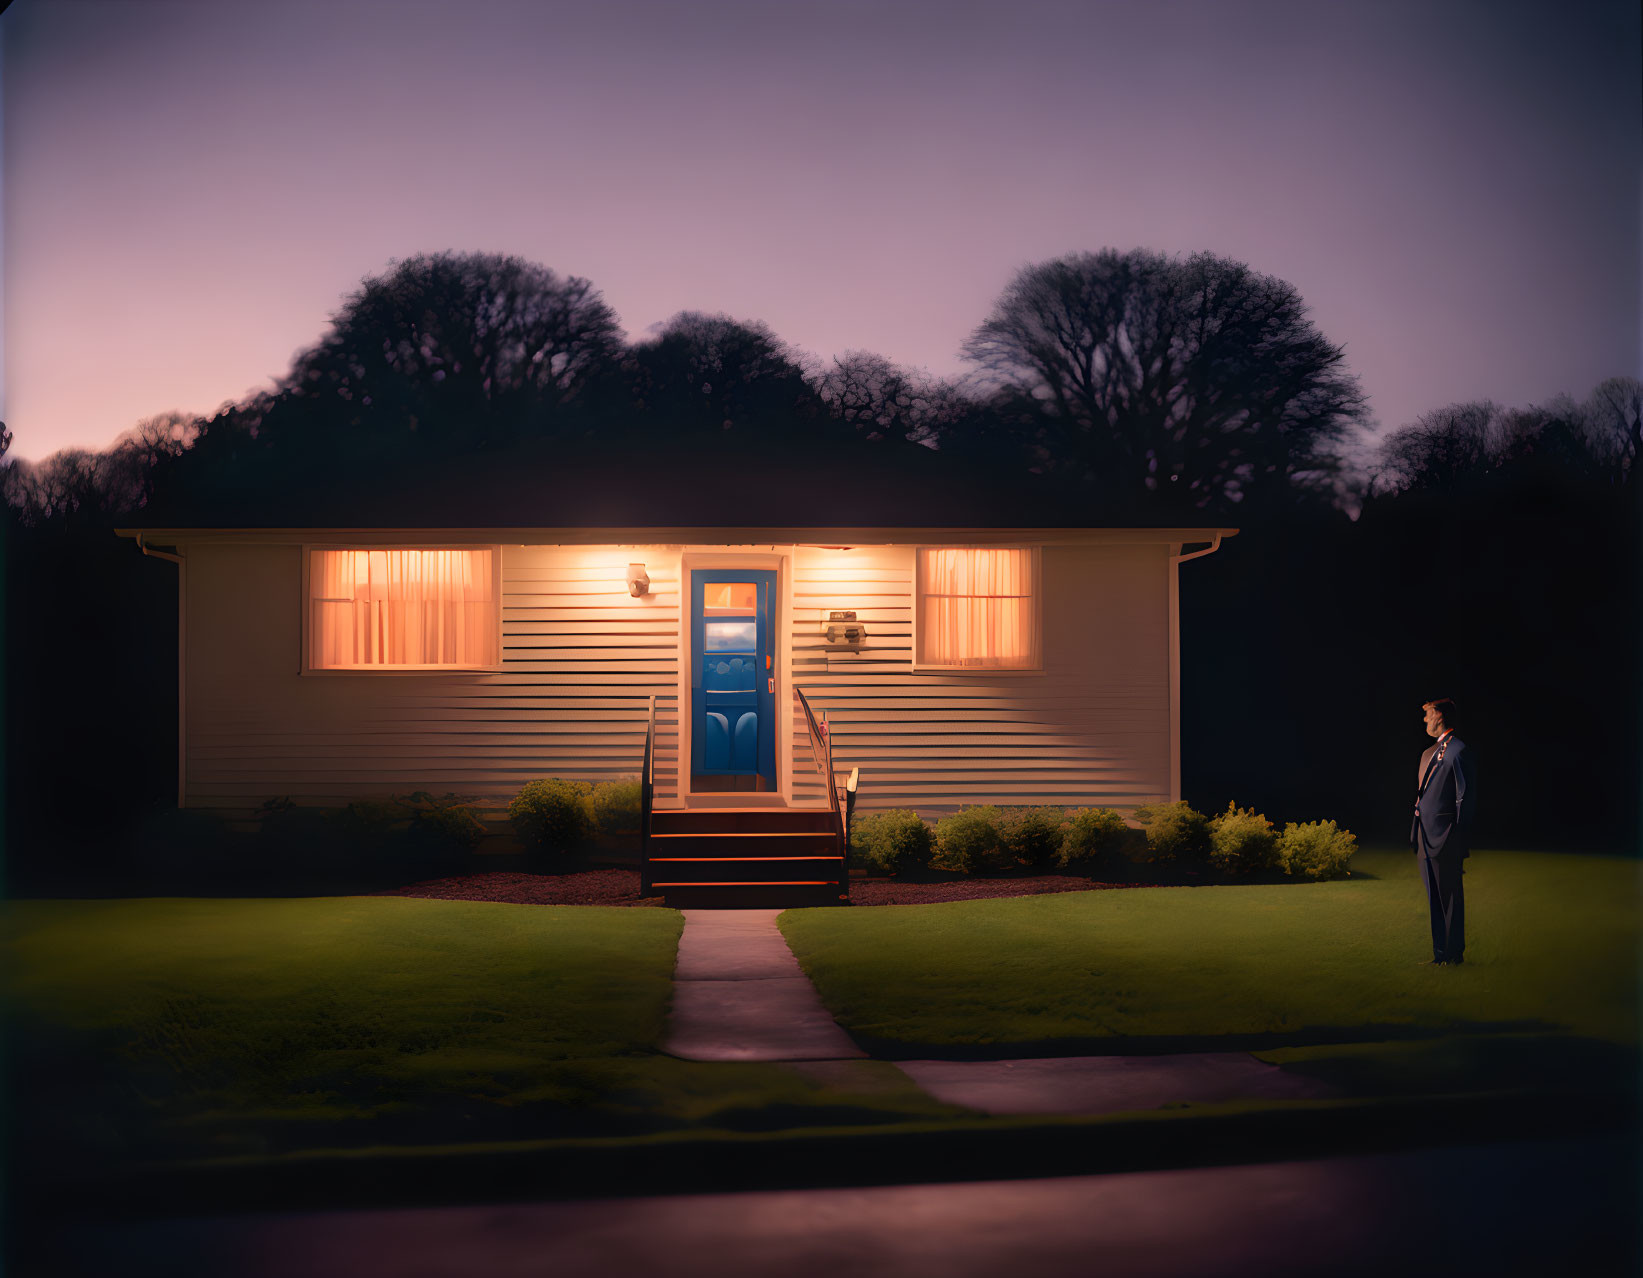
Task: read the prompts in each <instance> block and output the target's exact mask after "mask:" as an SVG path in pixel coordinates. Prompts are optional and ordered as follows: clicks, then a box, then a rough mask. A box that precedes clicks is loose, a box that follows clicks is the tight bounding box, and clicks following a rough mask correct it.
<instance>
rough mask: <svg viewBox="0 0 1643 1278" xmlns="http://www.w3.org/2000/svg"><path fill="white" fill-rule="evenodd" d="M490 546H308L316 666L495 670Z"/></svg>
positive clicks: (497, 628)
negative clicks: (484, 667) (395, 548)
mask: <svg viewBox="0 0 1643 1278" xmlns="http://www.w3.org/2000/svg"><path fill="white" fill-rule="evenodd" d="M498 554H499V551H498V548H497V547H495V546H484V547H479V548H475V549H461V550H313V551H310V552H309V555H310V558H309V562H308V596H309V598H308V617H309V620H308V625H309V634H308V665H309V668H310V669H313V670H394V669H402V670H413V669H438V668H440V667H447V666H448V667H455V668H465V667H475V666H494V665H497V664H498V663H499V661H500V659H501V650H500V638H501V619H500V615H499V609H498V607H497V604H498V600H497V596H496V586H495V569H496V567H497V563H498V559H497V556H498Z"/></svg>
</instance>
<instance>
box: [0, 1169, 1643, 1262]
mask: <svg viewBox="0 0 1643 1278" xmlns="http://www.w3.org/2000/svg"><path fill="white" fill-rule="evenodd" d="M1637 1172H1638V1164H1637V1149H1636V1147H1635V1146H1634V1145H1633V1144H1632V1143H1631V1142H1629V1141H1624V1140H1606V1141H1594V1140H1585V1141H1563V1142H1534V1143H1530V1142H1517V1143H1503V1144H1497V1145H1489V1146H1475V1147H1466V1148H1444V1149H1435V1150H1426V1151H1420V1152H1413V1153H1401V1154H1385V1155H1375V1156H1370V1157H1354V1158H1333V1159H1319V1160H1312V1161H1305V1162H1289V1163H1272V1164H1261V1165H1254V1166H1241V1167H1225V1168H1200V1169H1191V1170H1184V1171H1161V1172H1139V1173H1131V1174H1123V1175H1110V1176H1080V1177H1067V1178H1060V1179H1054V1180H1023V1181H989V1182H982V1183H969V1184H953V1185H906V1186H889V1187H877V1188H861V1189H821V1190H802V1191H780V1192H759V1193H742V1194H715V1195H688V1194H687V1195H678V1196H668V1197H655V1198H636V1199H600V1200H593V1201H582V1202H551V1203H533V1204H510V1205H497V1206H486V1207H445V1208H433V1209H416V1210H410V1209H407V1210H396V1211H339V1212H331V1213H303V1214H291V1215H264V1216H239V1217H225V1218H221V1219H210V1220H176V1221H150V1222H146V1223H142V1224H123V1225H103V1226H88V1225H85V1224H81V1225H79V1226H77V1227H75V1228H74V1229H73V1230H72V1231H70V1232H68V1233H67V1235H66V1236H65V1237H62V1238H59V1239H57V1240H56V1241H55V1242H54V1243H53V1244H52V1245H51V1246H50V1247H49V1249H47V1251H46V1252H45V1259H44V1261H43V1262H42V1264H41V1266H40V1267H36V1266H34V1265H31V1266H29V1267H27V1268H23V1267H19V1268H16V1269H14V1270H13V1273H42V1274H45V1273H49V1274H52V1275H64V1276H65V1278H68V1276H78V1275H87V1276H90V1275H96V1278H122V1276H125V1275H130V1276H131V1278H150V1276H153V1278H159V1276H160V1275H166V1276H167V1278H195V1276H198V1275H208V1274H209V1275H224V1276H232V1278H272V1276H274V1275H279V1276H280V1278H284V1276H286V1275H292V1276H301V1278H333V1276H334V1278H376V1276H378V1275H394V1276H395V1278H436V1276H437V1278H447V1276H450V1275H482V1276H484V1278H523V1276H524V1275H532V1276H533V1278H534V1276H537V1275H552V1278H592V1276H594V1275H600V1276H603V1275H622V1276H623V1278H626V1276H627V1275H656V1276H658V1278H709V1276H711V1278H731V1276H734V1275H750V1274H772V1275H780V1276H781V1278H841V1275H850V1276H851V1278H858V1276H859V1278H880V1276H885V1275H920V1276H922V1275H931V1276H932V1278H935V1276H937V1275H939V1278H993V1276H994V1275H1010V1276H1011V1278H1015V1276H1016V1275H1020V1276H1022V1278H1061V1276H1063V1275H1065V1276H1067V1278H1074V1276H1076V1278H1088V1276H1090V1275H1101V1276H1102V1278H1131V1276H1136V1278H1152V1276H1154V1275H1191V1276H1192V1278H1216V1276H1218V1275H1245V1274H1250V1275H1256V1274H1258V1275H1261V1276H1262V1278H1281V1276H1283V1275H1319V1274H1365V1275H1370V1274H1373V1275H1376V1278H1386V1275H1396V1278H1407V1276H1409V1275H1417V1274H1439V1273H1441V1274H1444V1275H1446V1276H1448V1278H1462V1276H1464V1275H1471V1274H1488V1275H1490V1276H1491V1278H1498V1276H1500V1275H1511V1274H1535V1275H1538V1276H1544V1275H1550V1274H1561V1273H1570V1272H1573V1273H1577V1274H1580V1275H1582V1278H1597V1276H1599V1275H1607V1274H1632V1273H1635V1272H1637V1269H1636V1267H1635V1264H1634V1263H1633V1257H1632V1255H1628V1254H1627V1249H1628V1248H1631V1247H1633V1246H1634V1245H1635V1234H1634V1231H1635V1229H1636V1224H1635V1220H1636V1213H1635V1208H1636V1206H1637V1198H1638V1192H1637V1191H1638V1178H1637ZM1634 1254H1635V1253H1633V1255H1634Z"/></svg>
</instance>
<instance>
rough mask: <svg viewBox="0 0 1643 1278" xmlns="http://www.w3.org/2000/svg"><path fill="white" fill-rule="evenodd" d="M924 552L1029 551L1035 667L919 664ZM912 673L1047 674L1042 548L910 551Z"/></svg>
mask: <svg viewBox="0 0 1643 1278" xmlns="http://www.w3.org/2000/svg"><path fill="white" fill-rule="evenodd" d="M926 550H1030V551H1032V553H1033V581H1034V583H1035V584H1036V589H1035V590H1034V591H1033V626H1034V628H1035V630H1036V632H1037V634H1038V664H1037V665H1036V666H947V665H935V664H932V663H930V662H927V661H920V660H919V653H920V652H921V651H922V649H921V647H920V645H919V640H920V636H919V621H918V619H919V611H920V609H919V593H920V590H921V588H922V584H921V582H920V581H919V563H920V556H921V554H922V553H923V552H924V551H926ZM912 629H913V673H915V674H922V673H931V674H964V675H976V676H984V677H986V678H991V677H993V676H994V675H998V676H1001V677H1004V678H1011V677H1014V676H1017V675H1027V676H1033V675H1039V676H1042V675H1044V674H1045V673H1047V668H1046V663H1045V659H1044V548H1043V547H1042V546H1035V545H1027V544H1024V543H1020V542H1016V543H1012V544H1003V545H1000V544H994V543H991V542H988V543H968V542H950V541H944V542H940V543H937V542H922V543H920V544H919V545H917V546H914V547H913V627H912Z"/></svg>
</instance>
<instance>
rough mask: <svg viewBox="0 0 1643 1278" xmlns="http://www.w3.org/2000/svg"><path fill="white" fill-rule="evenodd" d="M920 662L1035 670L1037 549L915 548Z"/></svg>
mask: <svg viewBox="0 0 1643 1278" xmlns="http://www.w3.org/2000/svg"><path fill="white" fill-rule="evenodd" d="M917 553H918V583H917V591H918V594H917V603H918V662H919V664H920V665H928V666H960V667H972V666H973V667H976V668H978V669H984V670H988V669H990V670H1036V669H1038V668H1039V667H1040V666H1041V665H1042V664H1043V660H1042V656H1041V653H1040V649H1039V635H1038V605H1039V600H1038V575H1039V571H1038V551H1037V550H1036V549H1034V548H1031V547H1028V548H1025V549H1003V550H995V549H991V548H988V549H972V548H964V547H955V548H939V549H924V548H921V549H920V550H919V551H918V552H917Z"/></svg>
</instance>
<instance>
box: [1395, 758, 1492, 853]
mask: <svg viewBox="0 0 1643 1278" xmlns="http://www.w3.org/2000/svg"><path fill="white" fill-rule="evenodd" d="M1438 745H1439V743H1438V742H1436V741H1434V742H1433V743H1432V744H1431V745H1430V746H1428V747H1427V749H1426V751H1425V753H1423V754H1422V755H1421V763H1420V774H1419V777H1418V779H1417V785H1418V786H1419V787H1420V788H1419V791H1418V794H1417V797H1416V799H1415V807H1416V812H1415V815H1414V817H1413V819H1412V820H1411V821H1410V824H1409V842H1410V845H1411V846H1412V847H1413V848H1414V849H1415V851H1417V852H1420V853H1423V854H1424V855H1426V856H1429V857H1436V856H1451V857H1453V856H1461V857H1465V856H1470V855H1471V854H1472V824H1473V820H1474V818H1475V817H1476V816H1477V810H1478V783H1477V776H1476V773H1475V772H1474V771H1473V768H1472V754H1471V751H1469V750H1468V749H1467V748H1466V745H1465V743H1464V742H1462V741H1461V739H1460V738H1459V737H1457V736H1451V737H1450V738H1449V748H1448V749H1447V750H1445V751H1444V752H1443V758H1442V759H1440V760H1439V761H1438V763H1437V766H1436V767H1433V766H1432V757H1433V755H1435V754H1436V753H1437V752H1438ZM1422 783H1424V784H1422Z"/></svg>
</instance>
